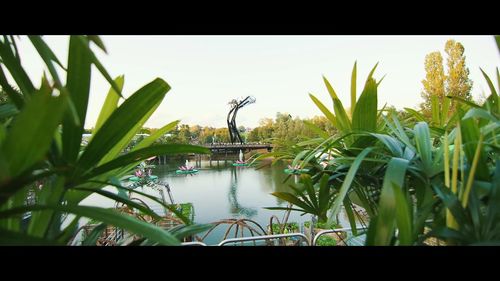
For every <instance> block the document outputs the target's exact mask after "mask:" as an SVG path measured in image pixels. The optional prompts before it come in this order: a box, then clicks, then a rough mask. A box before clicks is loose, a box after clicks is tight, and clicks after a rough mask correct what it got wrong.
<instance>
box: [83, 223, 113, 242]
mask: <svg viewBox="0 0 500 281" xmlns="http://www.w3.org/2000/svg"><path fill="white" fill-rule="evenodd" d="M107 226H108V225H107V224H105V223H101V224H99V225H97V226H96V227H94V229H92V231H91V232H90V233H89V235H88V236H87V237H85V240H83V241H82V246H95V245H96V244H97V239H99V237H101V234H102V232H103V231H104V230H105V229H106V227H107Z"/></svg>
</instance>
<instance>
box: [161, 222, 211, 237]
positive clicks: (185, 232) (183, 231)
mask: <svg viewBox="0 0 500 281" xmlns="http://www.w3.org/2000/svg"><path fill="white" fill-rule="evenodd" d="M212 227H213V224H192V225H179V226H176V227H174V228H172V229H169V232H170V233H171V234H172V235H174V237H175V238H177V239H179V240H181V239H183V238H186V237H189V236H192V235H194V234H197V233H201V232H203V231H206V230H209V229H210V228H212Z"/></svg>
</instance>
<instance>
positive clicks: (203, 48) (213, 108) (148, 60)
mask: <svg viewBox="0 0 500 281" xmlns="http://www.w3.org/2000/svg"><path fill="white" fill-rule="evenodd" d="M44 38H45V40H46V42H47V43H48V44H49V46H51V47H52V48H53V50H54V51H55V53H56V55H57V56H58V57H59V59H60V60H61V61H62V63H63V64H66V62H67V48H68V36H45V37H44ZM102 39H103V41H104V44H105V45H106V48H107V50H108V54H107V55H106V54H104V53H103V52H101V51H100V50H97V51H96V52H97V55H98V57H99V58H100V60H101V62H102V63H103V65H104V66H105V67H106V68H107V69H108V71H109V73H110V75H111V76H113V77H116V76H118V75H122V74H124V75H125V85H124V90H123V94H124V96H125V97H128V96H130V95H131V94H132V93H133V92H134V91H136V90H138V89H139V88H140V87H142V86H143V85H145V84H146V83H149V82H150V81H152V80H153V79H155V78H157V77H160V78H162V79H164V80H165V81H167V82H168V83H169V84H170V86H171V87H172V89H171V90H170V91H169V92H168V93H167V95H166V97H165V99H164V100H163V103H162V104H161V105H160V107H159V108H158V109H157V111H156V112H155V113H154V115H153V116H152V117H151V118H150V120H149V121H148V122H147V123H146V126H147V127H156V128H158V127H161V126H163V125H165V124H167V123H169V122H171V121H173V120H176V119H181V122H182V123H186V124H190V125H192V124H199V125H202V126H214V127H225V126H226V121H225V120H226V115H227V112H228V110H229V106H228V104H227V103H228V102H229V101H230V100H231V99H233V98H239V97H246V96H248V95H253V96H254V97H255V98H256V100H257V101H256V103H255V104H251V105H248V106H247V107H245V108H243V109H241V110H240V111H239V113H238V118H237V124H238V126H240V125H242V126H245V127H256V126H258V124H259V120H260V119H262V118H265V117H271V118H274V117H275V115H276V112H288V113H290V114H291V115H292V116H293V117H295V116H299V117H301V118H305V117H312V116H314V115H321V112H320V111H319V110H318V109H317V108H316V106H315V105H314V104H313V102H312V101H311V99H310V98H309V96H308V93H313V94H315V95H316V96H317V97H318V98H319V99H320V100H321V101H323V103H325V104H326V105H327V106H331V99H330V97H329V95H328V92H327V90H326V88H325V86H324V84H323V81H322V75H325V76H326V77H327V78H328V79H329V81H330V83H331V84H332V86H333V87H334V89H335V91H336V92H337V94H338V95H339V97H340V99H341V100H342V102H343V104H344V106H345V107H348V106H349V101H350V77H351V71H352V66H353V64H354V61H355V60H357V62H358V83H357V88H358V97H359V94H360V90H361V89H362V86H363V83H364V82H365V80H366V76H367V75H368V72H369V71H370V70H371V68H372V67H373V66H374V65H375V63H377V62H380V63H379V66H378V68H377V70H376V72H375V75H374V77H375V78H376V79H380V78H381V77H382V76H383V75H384V74H387V76H386V77H385V78H384V81H383V82H382V83H381V84H380V86H379V108H381V107H382V106H383V105H384V103H388V104H389V105H394V106H396V108H403V107H413V108H416V107H417V106H418V104H419V103H420V102H421V97H420V92H421V91H422V83H421V81H422V79H424V78H425V70H424V58H425V55H426V54H428V53H430V52H432V51H438V50H439V51H441V53H442V54H443V56H444V55H445V53H444V45H445V42H446V40H448V39H455V40H457V41H459V42H461V43H462V44H463V45H464V47H465V55H466V63H467V66H468V67H469V70H470V76H469V77H470V78H471V79H472V80H473V82H474V85H473V89H472V92H473V96H474V97H478V96H479V95H480V94H481V93H482V92H485V93H487V94H489V90H488V86H487V84H486V82H485V81H484V78H483V77H482V75H481V72H480V71H479V67H482V68H483V69H484V70H485V71H486V73H488V74H489V75H490V77H491V78H492V79H493V82H494V83H495V84H497V83H496V82H497V81H496V79H494V78H493V77H495V67H497V66H500V55H499V52H498V50H497V47H496V44H495V41H494V39H493V37H492V36H102ZM18 47H19V49H20V53H21V56H22V63H23V66H24V67H25V68H26V69H27V71H28V74H29V75H30V77H31V78H32V80H33V81H34V83H35V85H39V83H40V82H39V81H40V79H39V77H41V73H42V71H43V62H42V60H41V59H40V58H38V57H37V56H36V55H35V53H34V52H35V51H34V48H33V47H32V45H31V43H30V42H29V40H28V39H27V38H25V37H21V39H20V40H19V46H18ZM108 89H109V84H107V82H106V80H105V79H104V78H103V77H102V76H101V75H100V74H99V73H98V71H97V69H95V68H94V69H93V75H92V85H91V95H90V104H89V109H88V113H87V120H86V128H90V127H93V126H94V124H95V121H96V119H97V116H98V114H99V110H100V108H101V106H102V103H103V102H104V99H105V96H106V94H107V91H108Z"/></svg>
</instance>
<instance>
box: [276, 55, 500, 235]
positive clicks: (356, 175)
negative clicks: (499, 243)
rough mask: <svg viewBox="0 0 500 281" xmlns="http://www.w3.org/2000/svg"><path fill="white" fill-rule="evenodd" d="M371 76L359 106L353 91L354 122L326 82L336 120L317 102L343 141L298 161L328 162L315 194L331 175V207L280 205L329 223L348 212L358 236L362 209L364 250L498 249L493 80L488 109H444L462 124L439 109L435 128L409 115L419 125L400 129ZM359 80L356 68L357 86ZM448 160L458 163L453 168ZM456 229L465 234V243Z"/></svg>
mask: <svg viewBox="0 0 500 281" xmlns="http://www.w3.org/2000/svg"><path fill="white" fill-rule="evenodd" d="M374 69H375V68H374ZM374 69H373V70H372V71H371V72H370V74H369V78H368V79H367V82H366V84H365V88H364V91H363V93H362V94H361V96H360V98H359V100H358V101H357V102H356V95H355V92H356V90H355V82H353V83H351V85H352V87H351V100H352V106H351V111H350V115H349V114H347V111H346V110H345V109H344V107H343V106H342V103H341V102H340V100H339V99H338V97H337V95H336V94H335V91H334V90H333V88H332V86H331V85H330V83H329V82H328V81H327V80H326V79H325V78H324V81H325V84H326V86H327V89H328V91H329V93H330V95H331V97H332V100H333V104H334V106H333V108H334V112H335V114H334V113H332V112H331V111H330V110H329V109H328V108H327V107H326V106H324V105H323V103H321V102H320V101H319V100H318V99H317V98H316V97H315V96H313V95H310V96H311V99H312V100H313V102H314V103H315V104H316V105H317V106H318V108H319V109H320V110H321V111H322V112H323V114H324V115H325V116H326V117H327V118H328V119H329V120H330V122H332V124H333V125H334V126H336V127H337V128H338V130H339V132H340V134H339V135H335V136H328V135H326V134H325V132H319V134H318V135H319V137H318V138H316V139H310V140H306V141H304V142H302V143H300V144H298V145H302V146H303V147H304V148H303V149H302V151H300V152H298V153H296V154H295V158H294V163H298V162H300V163H301V165H302V167H304V166H306V165H312V166H314V165H316V164H317V163H318V161H324V159H322V158H321V155H327V157H328V159H329V160H328V165H327V166H326V167H324V168H322V169H315V170H312V172H311V175H312V177H311V179H312V181H313V184H312V185H311V186H314V182H317V181H319V180H320V179H321V181H322V183H323V185H322V186H324V184H325V183H324V182H323V180H324V178H325V175H328V176H329V177H328V184H327V186H328V187H329V190H330V191H329V192H328V193H324V194H328V197H329V198H331V199H332V201H331V204H327V205H325V204H323V205H321V207H323V209H321V210H320V209H318V207H320V206H319V205H318V204H316V205H315V204H314V202H315V201H314V200H313V199H314V198H315V196H316V197H317V193H318V188H316V189H315V193H312V190H311V189H310V188H309V189H306V190H309V191H308V192H307V194H306V193H305V192H304V190H297V191H296V194H295V195H292V194H286V195H284V194H274V195H275V196H278V197H280V198H281V199H284V200H286V201H288V202H290V203H293V204H295V205H296V206H299V207H300V210H301V211H302V212H306V213H311V214H314V215H318V216H320V215H321V216H322V219H324V214H325V212H326V210H325V209H327V210H329V215H328V222H332V221H333V220H334V219H335V217H336V215H337V214H338V212H339V210H340V207H341V206H342V205H343V206H344V207H345V209H346V213H347V215H348V217H349V220H350V224H351V227H352V228H353V229H354V228H355V227H356V224H355V220H354V216H353V211H352V210H353V208H352V204H353V203H355V204H357V205H360V206H362V207H363V208H365V210H366V211H367V213H368V215H369V216H370V226H369V229H368V233H367V240H366V243H367V245H414V244H419V243H423V242H424V240H425V239H427V238H429V237H437V238H439V239H445V240H447V241H448V242H450V243H463V242H467V243H469V242H471V241H476V242H477V241H488V242H489V243H490V242H491V241H494V239H497V238H496V236H495V234H494V233H495V231H496V230H497V227H498V225H497V224H498V217H497V212H498V210H497V209H495V208H494V207H491V206H493V205H490V203H491V204H493V203H494V202H496V201H495V200H496V199H495V198H496V196H497V193H495V192H496V191H495V187H496V185H495V184H494V182H495V179H497V178H496V177H497V175H496V173H495V172H494V171H495V169H496V168H495V167H496V166H495V165H496V164H495V163H496V159H497V158H498V156H497V153H498V141H497V135H498V132H499V131H498V126H499V123H498V116H499V115H498V112H499V107H498V95H497V91H496V90H495V89H494V87H493V84H492V83H491V80H490V79H489V77H488V76H487V75H486V74H484V72H483V74H484V76H485V78H486V80H487V82H488V84H489V85H490V89H491V92H492V94H491V95H490V97H489V98H488V99H487V100H486V102H485V103H484V104H483V105H482V106H479V105H477V104H474V103H471V102H467V101H462V100H460V99H458V98H455V97H449V100H448V101H447V102H450V100H451V99H454V100H455V101H456V102H457V103H458V104H459V105H460V106H459V109H458V110H457V111H456V113H455V114H453V115H451V116H448V115H445V114H439V110H436V109H434V110H433V111H434V112H435V113H436V112H437V113H436V114H434V115H433V116H432V120H425V118H424V117H423V116H420V115H419V113H418V112H412V111H411V110H407V111H408V112H409V113H410V114H411V116H412V118H411V119H406V120H404V121H403V122H401V121H400V120H399V118H398V116H397V115H396V113H395V112H394V111H388V110H384V109H382V110H377V102H376V101H377V98H376V96H377V85H378V83H376V82H375V81H374V80H373V79H372V78H371V76H372V74H373V71H374ZM497 76H498V71H497ZM355 77H356V64H355V66H354V69H353V75H352V79H351V80H352V81H355V79H356V78H355ZM499 82H500V79H499ZM379 83H380V82H379ZM353 93H354V94H353ZM433 106H440V105H437V104H434V105H433ZM444 106H446V105H444ZM384 113H385V114H384ZM351 116H352V117H351ZM429 124H430V125H429ZM315 130H320V129H319V128H315ZM451 143H454V144H453V145H450V144H451ZM311 145H312V146H311ZM450 154H453V155H454V156H453V164H452V165H451V166H452V167H451V168H450V161H451V159H450ZM450 171H451V175H450ZM450 190H451V193H450ZM469 201H470V202H471V203H470V205H469V206H467V203H466V202H469ZM329 202H330V201H329ZM457 202H461V203H462V205H461V206H460V204H458V205H457ZM485 210H487V211H485ZM466 214H468V215H466ZM429 229H430V230H431V231H430V232H429ZM459 229H464V232H462V233H461V234H460V235H459V233H460V231H459ZM478 229H481V230H478ZM478 233H482V234H481V235H480V234H478ZM474 235H475V236H474ZM474 239H476V240H474ZM478 239H479V240H478Z"/></svg>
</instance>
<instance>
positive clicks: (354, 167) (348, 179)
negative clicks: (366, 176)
mask: <svg viewBox="0 0 500 281" xmlns="http://www.w3.org/2000/svg"><path fill="white" fill-rule="evenodd" d="M372 149H373V148H372V147H367V148H365V149H363V151H361V153H360V154H359V155H358V156H357V157H356V159H355V160H354V162H352V164H351V167H350V168H349V171H348V172H347V175H346V176H345V179H344V182H343V183H342V186H341V187H340V190H339V193H338V195H337V197H336V198H335V201H334V203H333V206H332V208H331V212H330V216H329V218H328V224H331V223H333V219H334V218H335V217H336V216H337V214H338V213H339V211H340V206H341V205H342V202H344V198H345V196H346V195H347V192H348V191H349V188H350V187H351V184H352V181H353V180H354V176H355V175H356V173H357V171H358V168H359V166H360V165H361V162H362V161H363V159H364V158H365V157H366V155H368V153H370V151H372Z"/></svg>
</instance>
